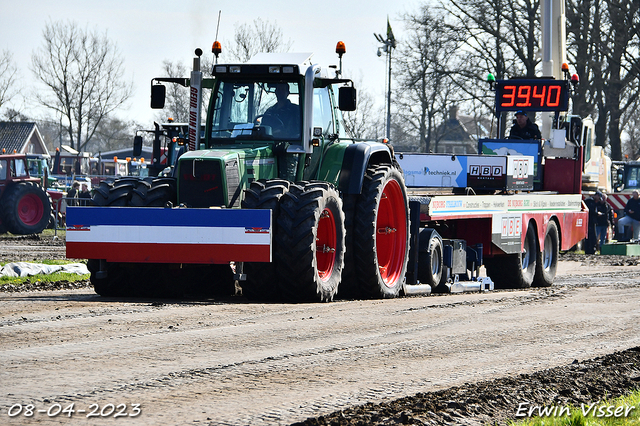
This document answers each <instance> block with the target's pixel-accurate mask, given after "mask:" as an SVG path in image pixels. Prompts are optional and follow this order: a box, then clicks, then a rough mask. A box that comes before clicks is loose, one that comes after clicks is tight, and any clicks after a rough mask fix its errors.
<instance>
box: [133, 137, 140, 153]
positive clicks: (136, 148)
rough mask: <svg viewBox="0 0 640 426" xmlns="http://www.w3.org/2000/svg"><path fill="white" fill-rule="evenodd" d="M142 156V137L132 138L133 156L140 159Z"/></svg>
mask: <svg viewBox="0 0 640 426" xmlns="http://www.w3.org/2000/svg"><path fill="white" fill-rule="evenodd" d="M140 155H142V136H134V138H133V156H134V157H140Z"/></svg>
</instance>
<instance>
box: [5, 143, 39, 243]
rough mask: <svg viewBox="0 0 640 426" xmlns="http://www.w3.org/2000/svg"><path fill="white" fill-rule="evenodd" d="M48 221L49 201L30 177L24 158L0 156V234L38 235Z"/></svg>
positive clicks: (17, 155)
mask: <svg viewBox="0 0 640 426" xmlns="http://www.w3.org/2000/svg"><path fill="white" fill-rule="evenodd" d="M50 220H51V198H50V197H49V194H47V192H46V191H45V189H44V188H43V187H42V186H41V185H40V179H39V178H36V177H31V176H29V169H28V165H27V157H26V155H24V154H8V155H0V233H5V232H7V231H8V232H11V233H12V234H17V235H28V234H38V233H40V232H42V231H43V230H44V229H45V228H46V227H47V225H48V224H49V221H50Z"/></svg>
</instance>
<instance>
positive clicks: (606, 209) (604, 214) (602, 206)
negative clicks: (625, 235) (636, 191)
mask: <svg viewBox="0 0 640 426" xmlns="http://www.w3.org/2000/svg"><path fill="white" fill-rule="evenodd" d="M609 226H611V227H613V226H614V223H613V209H612V208H611V206H610V205H609V203H607V196H606V195H605V194H603V193H602V192H596V236H597V239H598V248H601V247H602V245H604V244H606V243H607V233H608V231H609Z"/></svg>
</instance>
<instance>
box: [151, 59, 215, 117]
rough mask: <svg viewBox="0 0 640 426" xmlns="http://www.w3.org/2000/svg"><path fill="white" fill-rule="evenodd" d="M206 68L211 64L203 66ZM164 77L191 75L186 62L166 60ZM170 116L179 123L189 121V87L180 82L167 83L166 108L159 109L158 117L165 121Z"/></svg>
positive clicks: (163, 66) (163, 68) (163, 64)
mask: <svg viewBox="0 0 640 426" xmlns="http://www.w3.org/2000/svg"><path fill="white" fill-rule="evenodd" d="M203 69H204V70H210V69H211V67H210V66H206V65H205V66H203ZM162 70H163V72H164V75H163V77H170V78H184V77H189V75H190V72H191V71H190V70H188V69H187V67H186V66H185V65H184V64H181V63H178V62H175V63H174V62H171V61H169V60H165V61H164V62H163V63H162ZM168 118H171V119H172V120H173V121H175V122H178V123H186V122H187V121H189V89H188V88H186V87H184V86H181V85H180V84H175V83H169V84H167V94H166V98H165V103H164V108H163V109H162V111H158V114H156V119H157V120H158V121H159V122H161V123H164V122H166V121H167V119H168Z"/></svg>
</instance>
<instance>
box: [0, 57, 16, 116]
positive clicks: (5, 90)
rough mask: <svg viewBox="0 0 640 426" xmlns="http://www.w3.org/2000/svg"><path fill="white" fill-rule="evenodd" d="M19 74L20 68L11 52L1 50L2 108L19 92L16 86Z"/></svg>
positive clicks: (0, 101)
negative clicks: (17, 66) (14, 61)
mask: <svg viewBox="0 0 640 426" xmlns="http://www.w3.org/2000/svg"><path fill="white" fill-rule="evenodd" d="M17 74H18V68H16V66H15V65H14V63H13V55H12V54H11V52H9V51H8V50H3V51H2V52H0V108H2V107H3V105H4V104H6V103H7V102H9V101H10V100H11V99H12V98H13V97H14V96H15V95H16V94H17V93H18V90H17V89H16V88H15V87H16V78H17Z"/></svg>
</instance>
